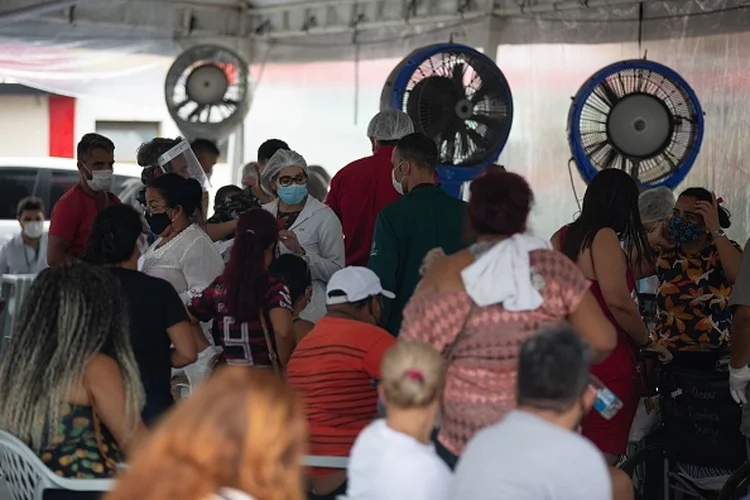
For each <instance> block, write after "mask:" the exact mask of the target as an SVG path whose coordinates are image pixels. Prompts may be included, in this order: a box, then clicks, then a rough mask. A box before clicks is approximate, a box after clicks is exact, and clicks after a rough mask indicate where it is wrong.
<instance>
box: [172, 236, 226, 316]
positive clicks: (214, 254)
mask: <svg viewBox="0 0 750 500" xmlns="http://www.w3.org/2000/svg"><path fill="white" fill-rule="evenodd" d="M180 269H181V270H182V273H183V274H184V275H185V282H186V283H187V291H186V292H183V293H181V294H180V299H181V300H182V303H183V304H188V303H190V299H191V298H192V297H194V296H196V295H198V294H200V293H201V292H202V291H203V289H204V288H206V287H207V286H208V285H210V284H211V283H212V282H213V281H214V280H215V279H216V278H217V277H218V276H219V275H221V273H222V272H223V271H224V260H223V259H222V258H221V255H219V252H218V250H216V248H214V246H213V243H211V242H210V241H208V240H206V238H196V240H195V241H193V243H192V244H191V245H190V246H189V247H188V248H187V249H186V250H185V254H184V255H183V256H182V259H180Z"/></svg>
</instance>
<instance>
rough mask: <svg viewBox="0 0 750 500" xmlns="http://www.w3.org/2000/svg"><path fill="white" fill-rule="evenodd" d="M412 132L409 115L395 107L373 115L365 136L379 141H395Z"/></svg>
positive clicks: (412, 127) (412, 124)
mask: <svg viewBox="0 0 750 500" xmlns="http://www.w3.org/2000/svg"><path fill="white" fill-rule="evenodd" d="M412 133H414V123H412V121H411V118H409V115H407V114H406V113H404V112H403V111H399V110H397V109H386V110H383V111H381V112H380V113H378V114H377V115H375V116H373V118H372V120H370V124H369V125H368V126H367V137H372V138H373V139H377V140H380V141H397V140H399V139H401V138H402V137H404V136H407V135H409V134H412Z"/></svg>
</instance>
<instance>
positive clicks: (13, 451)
mask: <svg viewBox="0 0 750 500" xmlns="http://www.w3.org/2000/svg"><path fill="white" fill-rule="evenodd" d="M0 473H2V479H5V482H6V484H7V486H8V490H9V491H10V495H11V497H12V498H13V500H42V496H43V494H44V490H47V489H58V490H68V491H109V490H110V489H112V487H113V486H114V481H113V480H112V479H65V478H62V477H59V476H57V475H56V474H55V473H54V472H52V471H51V470H49V468H47V466H46V465H44V463H43V462H42V460H41V459H40V458H39V457H37V456H36V454H35V453H34V452H33V451H31V450H30V449H29V447H28V446H26V445H25V444H24V443H23V442H22V441H21V440H19V439H18V438H17V437H15V436H13V435H11V434H9V433H7V432H5V431H0Z"/></svg>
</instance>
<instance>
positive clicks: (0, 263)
mask: <svg viewBox="0 0 750 500" xmlns="http://www.w3.org/2000/svg"><path fill="white" fill-rule="evenodd" d="M9 246H10V242H7V243H5V244H4V245H3V246H1V247H0V284H2V279H3V274H8V273H10V267H9V266H8V247H9Z"/></svg>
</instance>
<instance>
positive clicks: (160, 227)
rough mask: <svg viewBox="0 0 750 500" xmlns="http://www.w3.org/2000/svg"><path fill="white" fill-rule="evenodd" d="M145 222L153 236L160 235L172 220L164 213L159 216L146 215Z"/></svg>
mask: <svg viewBox="0 0 750 500" xmlns="http://www.w3.org/2000/svg"><path fill="white" fill-rule="evenodd" d="M146 222H147V223H148V227H150V228H151V231H153V233H154V234H158V235H161V233H163V232H164V230H165V229H167V228H168V227H169V226H170V225H171V224H172V220H171V219H170V218H169V215H167V213H166V212H163V213H160V214H150V213H147V214H146Z"/></svg>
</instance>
